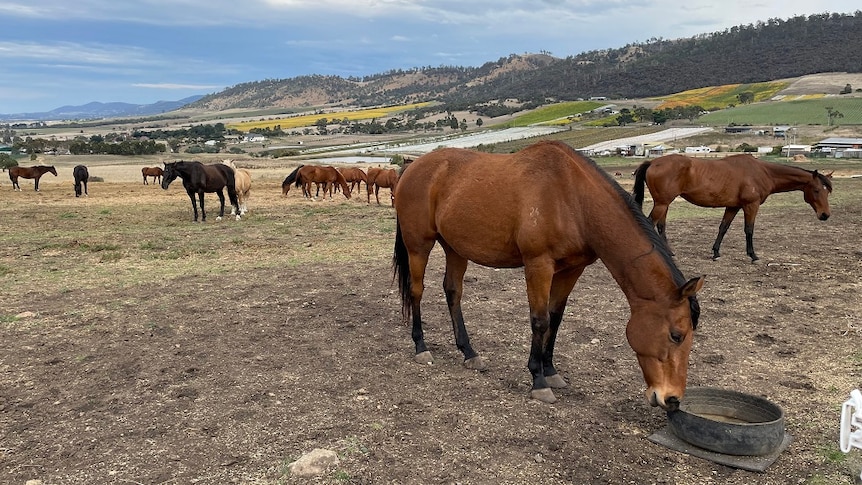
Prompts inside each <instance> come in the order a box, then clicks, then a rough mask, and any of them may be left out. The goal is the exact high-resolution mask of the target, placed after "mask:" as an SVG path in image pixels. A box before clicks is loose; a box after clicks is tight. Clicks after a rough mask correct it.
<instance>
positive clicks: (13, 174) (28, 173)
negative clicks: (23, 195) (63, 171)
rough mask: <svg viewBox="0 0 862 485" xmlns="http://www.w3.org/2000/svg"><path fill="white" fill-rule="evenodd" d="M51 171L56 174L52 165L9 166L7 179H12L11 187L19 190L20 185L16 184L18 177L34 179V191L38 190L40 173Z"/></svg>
mask: <svg viewBox="0 0 862 485" xmlns="http://www.w3.org/2000/svg"><path fill="white" fill-rule="evenodd" d="M49 172H50V173H53V174H54V176H55V177H56V176H57V169H55V168H54V166H53V165H51V166H48V165H36V166H35V167H17V166H16V167H9V180H11V181H12V189H13V190H18V191H20V190H21V186H20V185H18V177H24V178H25V179H36V180H35V182H36V192H38V191H39V179H40V178H42V175H45V174H46V173H49Z"/></svg>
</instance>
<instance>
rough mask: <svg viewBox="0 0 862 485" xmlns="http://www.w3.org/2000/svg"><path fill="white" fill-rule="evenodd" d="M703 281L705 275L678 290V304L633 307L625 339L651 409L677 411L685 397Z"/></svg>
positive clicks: (653, 304) (667, 303) (693, 279)
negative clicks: (633, 352)
mask: <svg viewBox="0 0 862 485" xmlns="http://www.w3.org/2000/svg"><path fill="white" fill-rule="evenodd" d="M703 282H704V278H703V277H702V276H701V277H699V278H692V279H691V280H689V281H688V282H686V283H685V284H684V285H682V286H681V287H679V288H678V290H677V291H676V295H675V298H674V299H675V300H676V301H671V302H665V303H664V304H662V303H660V302H657V301H651V302H649V304H648V305H640V306H638V307H634V306H633V307H632V316H631V319H630V320H629V323H628V326H627V327H626V338H627V339H628V342H629V345H630V346H631V348H632V350H634V351H635V354H636V355H637V359H638V364H639V365H640V368H641V371H642V372H643V377H644V381H646V384H647V390H646V399H647V401H648V402H649V403H650V405H652V406H661V407H662V408H663V409H666V410H673V409H676V408H677V407H678V406H679V402H680V400H682V398H683V395H684V394H685V385H686V379H687V376H688V357H689V354H690V352H691V345H692V341H693V337H694V335H693V334H694V329H695V328H696V327H697V320H698V318H699V316H700V304H699V303H698V301H697V297H696V293H697V292H698V291H700V289H701V288H703ZM655 305H662V306H661V307H659V308H656V307H655Z"/></svg>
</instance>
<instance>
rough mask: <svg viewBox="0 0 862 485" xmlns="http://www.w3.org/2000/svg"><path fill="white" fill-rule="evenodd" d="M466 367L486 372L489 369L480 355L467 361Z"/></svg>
mask: <svg viewBox="0 0 862 485" xmlns="http://www.w3.org/2000/svg"><path fill="white" fill-rule="evenodd" d="M464 367H466V368H468V369H473V370H478V371H484V370H486V369H487V368H488V367H487V366H486V365H485V361H483V360H482V358H481V357H479V356H478V355H477V356H476V357H473V358H472V359H467V360H465V361H464Z"/></svg>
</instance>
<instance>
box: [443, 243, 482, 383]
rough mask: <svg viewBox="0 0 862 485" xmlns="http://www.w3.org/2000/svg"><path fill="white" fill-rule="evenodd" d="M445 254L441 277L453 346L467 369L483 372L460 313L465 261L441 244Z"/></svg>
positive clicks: (465, 269) (479, 358)
mask: <svg viewBox="0 0 862 485" xmlns="http://www.w3.org/2000/svg"><path fill="white" fill-rule="evenodd" d="M441 245H442V246H443V250H444V251H445V252H446V274H445V275H444V276H443V291H444V293H445V294H446V305H447V306H448V307H449V316H450V317H451V319H452V331H453V332H454V333H455V345H456V346H457V347H458V350H460V351H461V353H462V354H464V366H465V367H467V368H468V369H476V370H485V363H484V362H483V361H482V358H481V357H479V355H478V354H477V353H476V351H475V350H473V347H472V346H471V345H470V336H469V335H468V334H467V328H466V327H465V326H464V315H463V313H462V312H461V295H462V294H463V290H464V273H466V272H467V259H466V258H464V257H463V256H461V255H459V254H457V253H456V252H455V251H453V250H452V248H450V247H449V246H447V245H446V244H443V243H441Z"/></svg>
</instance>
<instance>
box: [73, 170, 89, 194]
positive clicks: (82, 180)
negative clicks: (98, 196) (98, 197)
mask: <svg viewBox="0 0 862 485" xmlns="http://www.w3.org/2000/svg"><path fill="white" fill-rule="evenodd" d="M72 175H73V176H74V177H75V197H80V196H81V186H82V185H83V188H84V195H86V196H88V197H89V196H90V194H89V192H87V182H88V181H89V180H90V172H89V171H88V170H87V167H85V166H84V165H78V166H76V167H75V168H74V169H73V170H72Z"/></svg>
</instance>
